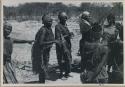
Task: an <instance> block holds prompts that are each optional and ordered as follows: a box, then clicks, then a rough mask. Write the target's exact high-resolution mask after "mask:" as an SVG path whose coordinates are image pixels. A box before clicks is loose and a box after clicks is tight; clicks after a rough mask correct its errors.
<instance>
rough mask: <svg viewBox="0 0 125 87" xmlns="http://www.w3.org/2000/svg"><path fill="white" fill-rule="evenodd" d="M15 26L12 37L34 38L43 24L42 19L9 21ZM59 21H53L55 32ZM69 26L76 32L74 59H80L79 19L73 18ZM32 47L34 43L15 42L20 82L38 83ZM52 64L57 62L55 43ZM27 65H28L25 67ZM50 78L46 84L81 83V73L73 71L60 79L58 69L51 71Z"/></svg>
mask: <svg viewBox="0 0 125 87" xmlns="http://www.w3.org/2000/svg"><path fill="white" fill-rule="evenodd" d="M9 22H10V23H11V24H12V26H13V32H12V34H11V37H12V38H17V39H26V40H33V39H34V38H35V34H36V32H37V31H38V29H39V28H40V27H41V26H42V22H41V21H23V22H17V21H15V20H10V21H9ZM56 24H57V21H54V22H53V26H52V30H53V32H54V30H55V29H54V26H55V25H56ZM67 25H68V28H69V30H70V31H71V32H73V33H74V34H75V36H74V37H73V38H72V56H73V60H74V59H77V58H78V59H80V57H79V56H77V52H78V49H79V40H80V38H81V36H80V35H79V25H78V22H77V19H75V18H71V19H70V20H68V22H67ZM31 48H32V44H14V49H13V54H12V60H13V61H14V62H15V65H16V66H15V67H16V69H15V71H16V76H17V79H18V81H19V83H37V82H38V75H35V74H33V72H32V71H31V67H32V66H31ZM49 63H50V64H51V65H53V64H57V59H56V52H55V45H53V47H52V49H51V52H50V60H49ZM24 66H26V67H24ZM49 75H50V79H48V80H46V84H81V82H80V73H78V72H72V73H71V76H72V77H69V78H68V79H59V78H58V70H57V71H56V72H54V71H53V72H50V73H49Z"/></svg>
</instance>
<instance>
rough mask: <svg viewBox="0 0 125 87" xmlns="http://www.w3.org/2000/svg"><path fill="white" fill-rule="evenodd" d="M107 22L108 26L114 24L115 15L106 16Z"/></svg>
mask: <svg viewBox="0 0 125 87" xmlns="http://www.w3.org/2000/svg"><path fill="white" fill-rule="evenodd" d="M107 21H108V24H109V25H112V24H115V15H113V14H112V13H111V14H109V15H108V16H107Z"/></svg>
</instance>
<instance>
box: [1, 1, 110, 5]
mask: <svg viewBox="0 0 125 87" xmlns="http://www.w3.org/2000/svg"><path fill="white" fill-rule="evenodd" d="M29 2H52V3H55V2H62V3H63V4H65V5H68V4H73V5H75V6H80V4H81V3H82V2H83V1H82V0H3V5H5V6H18V5H19V4H24V3H29ZM107 5H111V3H107Z"/></svg>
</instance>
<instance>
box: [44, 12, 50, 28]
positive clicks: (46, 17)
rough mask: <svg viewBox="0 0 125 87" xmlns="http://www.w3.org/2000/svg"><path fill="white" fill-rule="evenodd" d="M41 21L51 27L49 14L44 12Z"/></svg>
mask: <svg viewBox="0 0 125 87" xmlns="http://www.w3.org/2000/svg"><path fill="white" fill-rule="evenodd" d="M42 22H43V24H44V25H45V26H46V27H51V26H52V18H51V16H50V15H48V14H45V15H43V17H42Z"/></svg>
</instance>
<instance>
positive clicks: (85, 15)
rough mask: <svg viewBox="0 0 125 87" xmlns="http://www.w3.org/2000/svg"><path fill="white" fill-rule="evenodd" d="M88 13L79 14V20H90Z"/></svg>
mask: <svg viewBox="0 0 125 87" xmlns="http://www.w3.org/2000/svg"><path fill="white" fill-rule="evenodd" d="M90 18H91V17H90V13H89V12H88V11H84V12H83V13H82V14H81V19H85V20H87V21H89V20H90Z"/></svg>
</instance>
